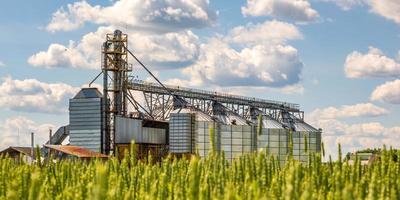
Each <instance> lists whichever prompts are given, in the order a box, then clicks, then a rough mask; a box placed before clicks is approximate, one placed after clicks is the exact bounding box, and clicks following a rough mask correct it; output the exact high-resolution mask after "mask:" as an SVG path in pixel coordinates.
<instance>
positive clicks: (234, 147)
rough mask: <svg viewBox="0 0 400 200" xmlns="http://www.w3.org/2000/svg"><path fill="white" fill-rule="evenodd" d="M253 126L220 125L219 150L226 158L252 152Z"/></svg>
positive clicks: (229, 158)
mask: <svg viewBox="0 0 400 200" xmlns="http://www.w3.org/2000/svg"><path fill="white" fill-rule="evenodd" d="M254 135H255V132H254V128H253V127H252V126H248V125H221V150H222V151H224V152H225V157H226V159H228V160H231V159H234V158H237V157H239V156H241V155H242V154H244V153H250V152H252V149H253V147H252V144H253V142H252V141H253V140H254V138H255V136H254Z"/></svg>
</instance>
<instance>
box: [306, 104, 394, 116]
mask: <svg viewBox="0 0 400 200" xmlns="http://www.w3.org/2000/svg"><path fill="white" fill-rule="evenodd" d="M388 113H389V112H388V111H387V110H386V109H385V108H381V107H378V106H376V105H374V104H372V103H360V104H355V105H344V106H341V107H339V108H336V107H333V106H332V107H327V108H317V109H315V110H314V111H313V112H311V113H310V114H309V115H308V117H309V118H311V119H312V120H315V119H338V118H349V117H377V116H382V115H386V114H388Z"/></svg>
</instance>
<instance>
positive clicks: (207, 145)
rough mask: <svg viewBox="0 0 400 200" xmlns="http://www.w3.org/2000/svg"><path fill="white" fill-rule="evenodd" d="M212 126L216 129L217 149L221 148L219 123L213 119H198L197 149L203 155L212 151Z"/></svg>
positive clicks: (215, 140)
mask: <svg viewBox="0 0 400 200" xmlns="http://www.w3.org/2000/svg"><path fill="white" fill-rule="evenodd" d="M210 128H213V129H214V142H215V144H214V145H215V150H216V151H219V150H220V140H219V138H220V137H219V134H220V129H219V124H218V123H215V122H213V121H211V122H210V121H196V135H197V140H196V142H197V143H196V151H198V153H199V155H200V156H201V157H205V156H207V155H208V153H209V152H210V151H211V140H210Z"/></svg>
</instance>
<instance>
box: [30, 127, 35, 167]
mask: <svg viewBox="0 0 400 200" xmlns="http://www.w3.org/2000/svg"><path fill="white" fill-rule="evenodd" d="M31 145H32V148H31V155H32V160H35V134H34V133H33V132H31Z"/></svg>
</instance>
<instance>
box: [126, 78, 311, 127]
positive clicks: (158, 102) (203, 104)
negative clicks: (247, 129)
mask: <svg viewBox="0 0 400 200" xmlns="http://www.w3.org/2000/svg"><path fill="white" fill-rule="evenodd" d="M127 87H128V90H134V91H140V92H142V93H143V96H144V103H143V104H144V105H142V106H141V108H139V109H138V111H139V110H140V112H142V113H143V115H142V116H145V117H148V118H151V119H153V120H161V121H166V120H168V119H169V114H170V113H171V111H172V110H174V109H176V108H179V107H185V105H182V103H181V101H178V100H177V99H176V97H173V96H171V95H170V94H169V93H168V92H167V91H166V90H165V88H163V87H161V86H159V85H158V84H155V83H147V82H143V81H140V80H131V81H129V82H128V85H127ZM165 87H167V89H168V90H169V91H170V92H172V93H173V94H174V95H175V96H178V97H179V98H181V99H183V100H184V102H186V103H188V104H189V105H191V106H194V107H196V108H197V109H199V110H201V111H203V112H205V113H208V114H211V113H212V104H213V102H218V103H221V104H222V105H224V106H225V107H227V108H228V109H229V110H230V111H232V112H234V113H236V114H238V115H240V116H242V117H243V118H245V119H247V120H251V119H254V118H255V117H256V116H254V113H253V112H251V111H252V109H258V110H260V111H262V112H263V113H265V114H268V115H269V116H270V117H272V118H274V119H276V120H278V121H281V122H285V121H286V120H287V119H286V116H288V115H286V114H285V113H288V114H290V115H292V116H295V117H296V118H298V119H300V120H303V119H304V112H303V111H300V110H299V105H297V104H292V103H286V102H279V101H271V100H264V99H257V98H251V97H244V96H238V95H230V94H224V93H217V92H210V91H205V90H197V89H190V88H183V87H177V86H165Z"/></svg>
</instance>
